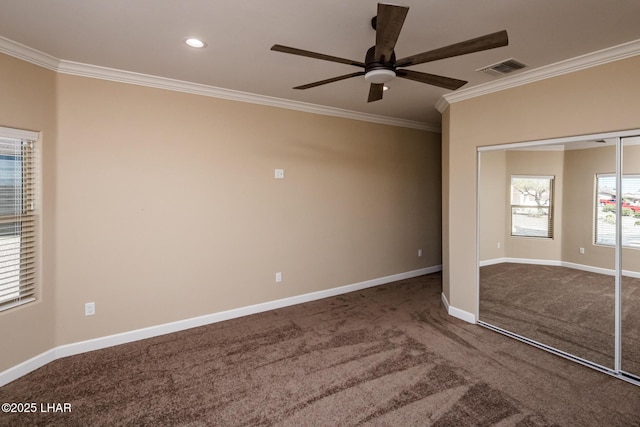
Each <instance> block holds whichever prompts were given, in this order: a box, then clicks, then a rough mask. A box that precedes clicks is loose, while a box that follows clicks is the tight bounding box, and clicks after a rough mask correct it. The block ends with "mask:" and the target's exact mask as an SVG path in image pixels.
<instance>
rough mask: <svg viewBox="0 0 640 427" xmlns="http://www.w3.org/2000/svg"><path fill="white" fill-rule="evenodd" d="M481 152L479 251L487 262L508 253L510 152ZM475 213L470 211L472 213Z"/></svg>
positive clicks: (481, 258) (482, 258)
mask: <svg viewBox="0 0 640 427" xmlns="http://www.w3.org/2000/svg"><path fill="white" fill-rule="evenodd" d="M479 154H480V158H479V161H480V182H479V183H478V220H479V223H478V224H479V239H480V241H479V244H480V248H479V250H480V261H486V260H492V259H496V258H503V257H505V256H506V254H505V248H506V241H507V236H509V232H508V230H509V217H508V216H507V212H508V205H509V200H508V199H507V196H508V194H509V193H508V191H509V190H508V187H509V185H508V179H507V152H506V151H504V150H497V151H485V152H483V153H479ZM471 214H472V211H471V210H470V211H469V215H471ZM498 244H499V245H500V247H498Z"/></svg>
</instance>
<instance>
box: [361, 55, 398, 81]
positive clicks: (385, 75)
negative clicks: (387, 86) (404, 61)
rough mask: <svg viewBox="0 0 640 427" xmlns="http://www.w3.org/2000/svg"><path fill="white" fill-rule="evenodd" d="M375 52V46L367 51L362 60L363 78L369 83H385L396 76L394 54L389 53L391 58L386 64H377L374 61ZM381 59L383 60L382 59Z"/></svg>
mask: <svg viewBox="0 0 640 427" xmlns="http://www.w3.org/2000/svg"><path fill="white" fill-rule="evenodd" d="M375 51H376V47H375V46H372V47H371V48H369V50H367V55H366V56H365V60H364V63H365V67H364V71H365V75H364V78H365V80H366V81H368V82H369V83H378V84H381V83H386V82H388V81H389V80H391V79H393V78H394V77H395V76H396V66H395V63H396V53H395V52H392V53H391V58H389V61H388V62H378V61H376V60H375ZM382 59H383V60H384V58H382Z"/></svg>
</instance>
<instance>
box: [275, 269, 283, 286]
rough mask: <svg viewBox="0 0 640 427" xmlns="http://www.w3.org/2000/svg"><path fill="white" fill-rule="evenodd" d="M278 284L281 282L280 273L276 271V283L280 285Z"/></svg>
mask: <svg viewBox="0 0 640 427" xmlns="http://www.w3.org/2000/svg"><path fill="white" fill-rule="evenodd" d="M280 282H282V273H281V272H279V271H278V272H277V273H276V283H280Z"/></svg>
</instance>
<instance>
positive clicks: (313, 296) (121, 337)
mask: <svg viewBox="0 0 640 427" xmlns="http://www.w3.org/2000/svg"><path fill="white" fill-rule="evenodd" d="M438 271H442V265H435V266H432V267H426V268H421V269H418V270H412V271H407V272H404V273H398V274H393V275H391V276H385V277H379V278H377V279H371V280H366V281H364V282H359V283H353V284H350V285H345V286H340V287H337V288H332V289H326V290H322V291H317V292H311V293H308V294H303V295H297V296H294V297H289V298H283V299H279V300H275V301H269V302H265V303H261V304H255V305H250V306H246V307H240V308H236V309H232V310H226V311H221V312H217V313H211V314H206V315H204V316H199V317H193V318H190V319H184V320H179V321H176V322H171V323H164V324H162V325H156V326H151V327H148V328H142V329H136V330H133V331H128V332H123V333H120V334H114V335H108V336H105V337H100V338H95V339H91V340H86V341H80V342H76V343H71V344H65V345H61V346H58V347H55V348H53V349H51V350H48V351H45V352H44V353H41V354H39V355H37V356H35V357H32V358H31V359H29V360H26V361H24V362H22V363H20V364H18V365H16V366H13V367H11V368H9V369H7V370H5V371H3V372H0V387H2V386H3V385H5V384H8V383H10V382H11V381H14V380H16V379H18V378H20V377H22V376H24V375H26V374H28V373H29V372H32V371H35V370H36V369H38V368H41V367H42V366H44V365H46V364H47V363H50V362H53V361H54V360H56V359H60V358H62V357H67V356H73V355H75V354H80V353H85V352H88V351H93V350H99V349H102V348H107V347H112V346H115V345H119V344H125V343H129V342H133V341H138V340H142V339H146V338H152V337H156V336H159V335H165V334H170V333H172V332H178V331H183V330H185V329H191V328H195V327H198V326H204V325H209V324H212V323H217V322H222V321H224V320H230V319H235V318H238V317H243V316H248V315H250V314H256V313H262V312H264V311H269V310H274V309H276V308H282V307H287V306H291V305H296V304H301V303H305V302H310V301H315V300H319V299H323V298H328V297H333V296H336V295H341V294H346V293H349V292H354V291H359V290H362V289H366V288H371V287H374V286H379V285H383V284H385V283H391V282H395V281H398V280H404V279H410V278H413V277H417V276H422V275H424V274H431V273H436V272H438Z"/></svg>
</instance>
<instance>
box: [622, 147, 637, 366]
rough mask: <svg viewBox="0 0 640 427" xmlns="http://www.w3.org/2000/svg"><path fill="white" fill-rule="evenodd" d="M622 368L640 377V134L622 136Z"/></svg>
mask: <svg viewBox="0 0 640 427" xmlns="http://www.w3.org/2000/svg"><path fill="white" fill-rule="evenodd" d="M622 147H623V151H622V176H621V184H622V185H621V198H622V199H621V200H622V212H621V213H622V215H621V224H620V230H621V234H622V242H621V243H622V257H621V258H622V260H621V265H622V277H621V298H620V300H621V301H620V305H621V368H620V369H621V370H622V371H623V372H625V373H627V374H629V375H631V376H633V377H635V378H637V379H640V137H635V138H623V139H622Z"/></svg>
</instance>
